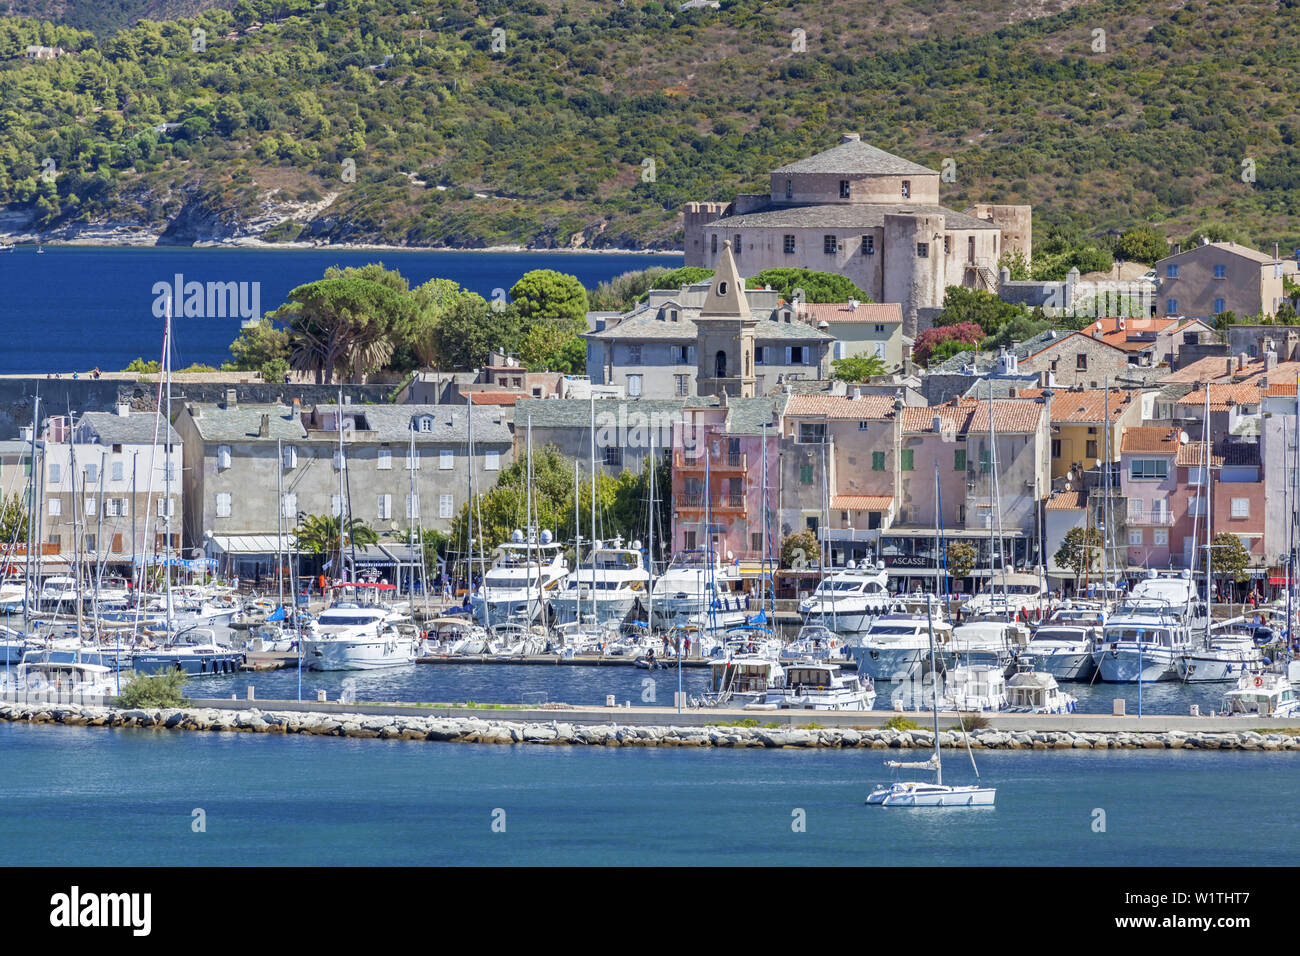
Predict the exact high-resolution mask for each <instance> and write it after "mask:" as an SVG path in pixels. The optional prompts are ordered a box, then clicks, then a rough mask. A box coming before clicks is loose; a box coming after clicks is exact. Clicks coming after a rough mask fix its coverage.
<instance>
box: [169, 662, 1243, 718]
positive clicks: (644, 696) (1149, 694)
mask: <svg viewBox="0 0 1300 956" xmlns="http://www.w3.org/2000/svg"><path fill="white" fill-rule="evenodd" d="M345 680H347V681H351V682H352V683H351V684H350V685H349V686H350V687H351V689H352V690H353V691H354V692H355V694H356V698H357V700H359V701H391V700H404V701H420V702H429V703H453V702H460V701H470V700H472V701H478V702H479V703H493V704H540V703H545V702H548V701H552V702H553V701H561V702H563V703H566V704H594V705H598V706H604V704H605V696H606V695H607V694H613V695H615V697H616V698H617V699H618V702H619V704H622V703H624V702H625V701H628V702H631V704H632V706H633V707H638V706H642V705H651V704H653V705H658V706H664V705H671V704H672V702H673V693H674V692H675V691H676V690H677V671H675V670H671V669H670V670H660V671H644V670H639V669H637V668H635V667H627V666H609V667H604V666H602V667H576V666H571V665H563V666H560V665H537V664H412V665H410V666H408V667H394V668H387V669H385V670H377V671H348V672H343V671H310V670H304V671H303V672H302V697H303V699H304V700H315V699H316V692H317V691H318V690H324V691H325V692H326V694H327V695H328V696H329V698H330V700H337V699H338V697H339V694H340V693H341V692H342V691H343V690H344V685H343V682H344V681H345ZM708 684H709V671H708V669H707V668H694V667H693V668H685V669H683V671H682V689H683V690H685V692H686V693H687V694H688V695H699V694H700V693H701V692H703V691H705V690H707V689H708ZM250 686H252V687H253V688H255V690H254V693H255V695H256V696H257V697H258V698H259V699H261V700H297V699H298V671H297V670H296V669H294V670H283V671H268V672H263V673H244V674H237V675H231V676H224V675H223V676H217V677H203V678H194V679H192V680H191V681H190V683H189V684H188V689H187V690H186V693H187V694H188V695H189V696H191V697H229V696H230V695H231V694H237V695H238V696H240V697H244V696H245V695H246V694H247V689H248V687H250ZM1231 686H1232V685H1231V684H1179V683H1176V682H1168V683H1160V684H1146V685H1144V686H1143V688H1142V712H1143V713H1145V714H1187V713H1188V712H1189V709H1190V706H1191V705H1192V704H1197V705H1199V706H1200V708H1201V713H1205V714H1208V713H1209V712H1210V711H1211V710H1218V709H1219V707H1220V705H1221V701H1222V699H1223V692H1224V691H1225V690H1228V689H1229V688H1230V687H1231ZM896 687H897V685H894V684H886V683H881V684H879V685H877V687H876V694H877V697H876V708H877V709H878V710H890V709H892V704H891V703H890V695H891V694H892V693H893V692H894V690H895V689H896ZM1061 688H1062V690H1064V691H1065V692H1067V693H1070V694H1073V695H1074V696H1075V697H1077V698H1079V711H1080V712H1081V713H1089V714H1102V713H1105V714H1109V713H1111V712H1112V708H1113V706H1114V700H1115V698H1117V697H1121V698H1123V699H1124V701H1125V702H1126V704H1125V706H1126V708H1127V711H1128V713H1130V714H1136V713H1137V712H1138V687H1137V685H1136V684H1103V683H1101V682H1100V681H1099V682H1097V683H1096V684H1093V685H1088V684H1069V683H1066V684H1062V685H1061Z"/></svg>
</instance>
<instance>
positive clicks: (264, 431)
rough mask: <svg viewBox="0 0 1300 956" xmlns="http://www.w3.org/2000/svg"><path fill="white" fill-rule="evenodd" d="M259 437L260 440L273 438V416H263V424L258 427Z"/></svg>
mask: <svg viewBox="0 0 1300 956" xmlns="http://www.w3.org/2000/svg"><path fill="white" fill-rule="evenodd" d="M257 437H258V438H270V437H271V416H270V415H263V416H262V423H261V424H260V425H258V426H257Z"/></svg>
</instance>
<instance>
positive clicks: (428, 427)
mask: <svg viewBox="0 0 1300 956" xmlns="http://www.w3.org/2000/svg"><path fill="white" fill-rule="evenodd" d="M420 431H422V432H431V431H433V419H432V418H431V417H430V416H428V415H425V416H424V417H423V418H421V419H420Z"/></svg>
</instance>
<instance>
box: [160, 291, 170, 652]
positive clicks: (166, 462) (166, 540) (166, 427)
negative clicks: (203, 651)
mask: <svg viewBox="0 0 1300 956" xmlns="http://www.w3.org/2000/svg"><path fill="white" fill-rule="evenodd" d="M164 322H165V323H166V328H165V329H164V331H163V381H164V383H165V388H166V394H167V415H166V417H165V418H164V419H163V423H162V424H163V429H162V433H163V502H164V504H163V536H164V537H163V580H164V582H166V589H167V590H166V594H167V630H168V631H169V632H170V631H171V629H172V568H171V547H172V443H171V427H172V301H171V298H170V297H168V299H167V312H166V318H165V319H164Z"/></svg>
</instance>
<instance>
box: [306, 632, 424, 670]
mask: <svg viewBox="0 0 1300 956" xmlns="http://www.w3.org/2000/svg"><path fill="white" fill-rule="evenodd" d="M415 658H416V653H415V642H414V641H412V640H399V639H391V638H390V639H384V638H375V639H369V640H366V639H362V640H333V641H322V640H304V641H303V659H304V660H305V661H306V662H307V667H308V668H309V669H310V670H314V671H365V670H378V669H379V668H382V667H400V666H401V665H403V664H413V663H414V662H415Z"/></svg>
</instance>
